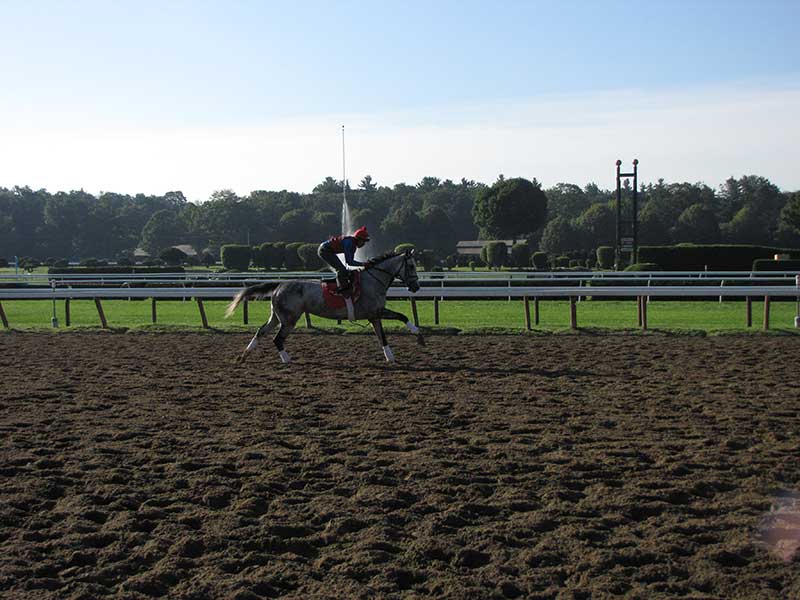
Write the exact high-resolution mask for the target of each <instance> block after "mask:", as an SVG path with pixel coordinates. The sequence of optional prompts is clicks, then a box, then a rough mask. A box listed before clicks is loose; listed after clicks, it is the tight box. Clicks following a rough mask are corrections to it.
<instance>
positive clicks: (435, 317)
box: [433, 296, 439, 325]
mask: <svg viewBox="0 0 800 600" xmlns="http://www.w3.org/2000/svg"><path fill="white" fill-rule="evenodd" d="M433 324H434V325H438V324H439V296H436V298H434V299H433Z"/></svg>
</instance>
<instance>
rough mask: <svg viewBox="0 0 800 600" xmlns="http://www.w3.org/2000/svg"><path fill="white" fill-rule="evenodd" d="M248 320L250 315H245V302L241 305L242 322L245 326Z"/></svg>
mask: <svg viewBox="0 0 800 600" xmlns="http://www.w3.org/2000/svg"><path fill="white" fill-rule="evenodd" d="M249 320H250V315H249V314H248V313H247V300H245V301H244V303H243V304H242V322H243V323H244V324H245V325H247V324H248V321H249Z"/></svg>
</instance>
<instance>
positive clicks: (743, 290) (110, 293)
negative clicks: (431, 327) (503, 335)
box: [0, 275, 800, 330]
mask: <svg viewBox="0 0 800 600" xmlns="http://www.w3.org/2000/svg"><path fill="white" fill-rule="evenodd" d="M683 279H685V277H684V278H683ZM262 281H263V280H262ZM759 281H760V279H759ZM783 281H786V279H785V278H784V279H783ZM789 281H791V280H789ZM53 283H54V285H53V286H52V287H49V288H47V287H43V286H40V287H33V286H31V287H19V288H0V320H2V323H3V326H4V327H6V328H8V327H9V322H8V319H7V316H6V313H5V311H4V309H3V307H2V301H14V300H52V301H56V300H64V301H65V302H66V306H65V308H66V314H67V323H66V324H67V325H69V324H70V323H69V320H70V317H69V314H70V313H69V302H70V301H71V300H76V299H92V300H94V302H95V305H96V307H97V312H98V315H99V317H100V322H101V324H102V326H103V327H107V326H108V323H107V320H106V317H105V313H104V310H103V307H102V300H105V299H133V298H137V299H141V298H144V299H146V298H150V299H151V302H152V321H153V322H154V323H155V322H156V302H157V301H158V300H178V299H183V300H187V299H194V300H195V301H196V303H197V306H198V310H199V314H200V318H201V322H202V325H203V327H208V320H207V317H206V313H205V308H204V305H203V301H204V300H224V299H230V298H232V297H233V295H234V294H235V292H236V288H232V287H102V288H87V287H75V288H73V287H59V286H58V285H55V282H53ZM587 296H591V297H593V298H630V297H633V298H635V299H636V302H637V314H638V323H639V326H640V327H642V328H643V329H646V328H647V303H648V300H649V299H650V298H680V297H691V298H704V297H708V298H720V299H721V298H724V297H731V298H733V297H736V298H745V314H746V324H747V326H748V327H750V326H752V302H751V300H752V298H763V299H764V329H768V328H769V311H770V300H771V299H772V298H795V299H797V301H798V302H799V303H800V275H796V276H795V279H794V281H792V284H790V285H752V283H751V285H746V286H745V285H725V286H720V285H689V286H686V285H669V286H665V285H656V286H652V285H626V286H617V285H615V286H602V285H598V282H596V281H592V286H591V287H583V286H582V285H577V286H576V285H565V286H535V285H534V286H509V285H503V286H488V287H486V286H484V287H477V286H458V287H422V288H420V290H419V291H417V292H416V293H413V294H412V293H411V292H409V291H408V290H406V289H405V288H402V287H391V288H389V290H388V292H387V297H388V298H390V299H409V300H410V302H411V307H412V311H413V315H414V322H415V323H416V324H417V325H419V318H418V314H417V304H416V302H417V300H418V299H429V300H432V301H433V304H434V324H436V325H438V324H439V302H440V301H441V300H444V299H446V298H449V299H509V300H510V299H512V298H516V299H522V300H523V307H524V318H525V327H526V329H528V330H530V329H531V313H530V305H531V303H533V307H534V320H533V323H534V324H536V325H538V324H539V300H540V299H542V298H569V304H570V326H571V327H572V328H573V329H576V328H577V309H576V303H577V301H578V299H579V298H582V297H587ZM243 304H244V307H243V318H244V323H245V324H247V323H248V312H247V303H243ZM306 319H307V323H308V324H310V321H308V315H306ZM797 324H798V320H797V319H796V321H795V325H796V326H797Z"/></svg>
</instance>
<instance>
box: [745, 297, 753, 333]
mask: <svg viewBox="0 0 800 600" xmlns="http://www.w3.org/2000/svg"><path fill="white" fill-rule="evenodd" d="M744 311H745V322H746V323H747V326H748V327H752V326H753V299H752V298H751V297H750V296H747V297H746V298H745V299H744Z"/></svg>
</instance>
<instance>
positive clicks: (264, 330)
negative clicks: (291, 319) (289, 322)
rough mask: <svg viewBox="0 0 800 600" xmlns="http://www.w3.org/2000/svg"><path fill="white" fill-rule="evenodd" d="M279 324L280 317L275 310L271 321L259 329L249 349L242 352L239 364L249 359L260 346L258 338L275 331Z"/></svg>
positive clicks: (270, 316) (248, 346)
mask: <svg viewBox="0 0 800 600" xmlns="http://www.w3.org/2000/svg"><path fill="white" fill-rule="evenodd" d="M279 322H280V321H278V317H277V315H276V314H275V310H274V309H273V310H272V311H271V313H270V315H269V320H268V321H267V322H266V323H264V324H263V325H262V326H261V327H259V328H258V331H256V334H255V335H254V336H253V339H252V340H250V343H249V344H247V347H246V348H245V349H244V351H242V354H241V356H239V362H244V361H245V359H246V358H247V355H248V353H249V352H251V351H252V350H253V348H255V347H256V346H257V345H258V338H260V337H261V336H262V335H265V334H267V333H269V332H270V331H272V330H273V329H275V327H276V326H277V325H278V323H279Z"/></svg>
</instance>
